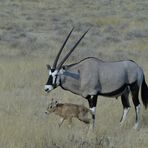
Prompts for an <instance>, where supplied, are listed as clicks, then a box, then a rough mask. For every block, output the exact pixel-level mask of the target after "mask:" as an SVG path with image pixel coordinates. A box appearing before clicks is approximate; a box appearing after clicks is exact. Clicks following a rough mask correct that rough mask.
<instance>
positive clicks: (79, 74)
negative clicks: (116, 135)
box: [44, 29, 148, 129]
mask: <svg viewBox="0 0 148 148" xmlns="http://www.w3.org/2000/svg"><path fill="white" fill-rule="evenodd" d="M72 31H73V29H72V30H71V31H70V33H69V34H68V36H67V38H66V39H65V41H64V43H63V45H62V47H61V49H60V50H59V53H58V55H57V56H56V58H55V61H54V63H53V66H52V67H50V66H49V65H47V68H48V70H49V78H48V81H47V83H46V85H45V88H44V89H45V91H46V92H50V91H51V90H53V89H55V88H57V87H58V86H61V87H62V88H63V89H64V90H68V91H71V92H72V93H74V94H77V95H80V96H82V97H84V98H86V99H87V100H88V103H89V108H90V110H91V111H92V113H93V116H92V118H93V127H94V126H95V112H96V105H97V97H98V96H99V95H102V96H106V97H118V96H121V101H122V105H123V115H122V118H121V121H120V123H121V124H122V123H123V121H124V120H125V119H126V117H127V113H128V111H129V108H130V104H129V100H128V96H129V93H130V92H131V95H132V99H133V103H134V106H135V112H136V121H135V126H134V127H135V128H136V129H137V128H139V126H140V102H139V98H138V95H139V90H140V88H141V97H142V102H143V104H144V106H145V108H146V107H147V105H148V87H147V84H146V82H145V77H144V73H143V70H142V68H141V67H140V66H138V65H137V64H136V63H135V62H134V61H131V60H124V61H116V62H105V61H102V60H100V59H97V58H95V57H87V58H85V59H83V60H81V61H79V62H77V63H74V64H70V65H63V64H64V62H65V61H66V60H67V59H68V57H69V56H70V54H71V53H72V52H73V51H74V49H75V48H76V47H77V45H78V44H79V42H80V41H81V40H82V38H83V37H84V36H85V34H86V33H87V32H88V30H87V31H86V32H85V33H84V34H83V35H82V36H81V37H80V39H79V40H78V41H77V42H76V44H75V45H74V46H73V47H72V49H71V50H70V51H69V52H68V53H67V55H66V56H65V57H64V58H63V59H62V61H61V62H59V63H58V59H59V57H60V54H61V52H62V50H63V48H64V46H65V44H66V42H67V40H68V38H69V37H70V35H71V33H72Z"/></svg>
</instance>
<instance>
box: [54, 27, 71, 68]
mask: <svg viewBox="0 0 148 148" xmlns="http://www.w3.org/2000/svg"><path fill="white" fill-rule="evenodd" d="M73 30H74V27H73V28H72V30H71V31H70V33H69V34H68V36H67V37H66V39H65V41H64V43H63V45H62V46H61V48H60V50H59V53H58V55H57V57H56V59H55V61H54V63H53V67H52V68H53V69H55V68H56V66H57V62H58V59H59V57H60V55H61V52H62V50H63V48H64V46H65V44H66V43H67V41H68V39H69V37H70V35H71V33H72V31H73Z"/></svg>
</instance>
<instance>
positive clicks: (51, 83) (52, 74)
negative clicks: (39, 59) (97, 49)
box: [44, 28, 89, 93]
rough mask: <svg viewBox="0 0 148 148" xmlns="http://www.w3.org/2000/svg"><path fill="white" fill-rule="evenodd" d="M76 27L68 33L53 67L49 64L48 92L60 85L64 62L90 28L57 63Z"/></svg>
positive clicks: (46, 88) (46, 86) (46, 89)
mask: <svg viewBox="0 0 148 148" xmlns="http://www.w3.org/2000/svg"><path fill="white" fill-rule="evenodd" d="M73 29H74V28H72V30H71V31H70V33H69V34H68V36H67V37H66V39H65V41H64V43H63V45H62V47H61V49H60V50H59V53H58V54H57V56H56V58H55V60H54V63H53V66H52V67H51V66H50V65H47V68H48V72H49V77H48V80H47V83H46V85H45V88H44V89H45V91H46V92H47V93H48V92H50V91H51V90H53V89H55V88H56V87H57V86H59V85H60V75H61V74H62V73H63V69H62V66H63V64H64V62H65V61H66V60H67V59H68V57H69V56H70V55H71V53H72V52H73V51H74V49H75V48H76V47H77V45H78V44H79V43H80V41H81V40H82V38H83V37H84V36H85V34H86V33H87V32H88V30H89V29H88V30H87V31H86V32H85V33H84V34H83V35H82V36H81V37H80V39H79V40H78V41H77V42H76V43H75V45H74V46H73V47H72V48H71V50H70V51H69V52H68V53H67V55H66V56H65V57H64V58H63V59H62V61H61V62H60V63H59V64H58V65H57V63H58V59H59V57H60V55H61V52H62V50H63V48H64V46H65V44H66V42H67V41H68V39H69V37H70V35H71V33H72V31H73Z"/></svg>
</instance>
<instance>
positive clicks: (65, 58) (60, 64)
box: [57, 29, 89, 69]
mask: <svg viewBox="0 0 148 148" xmlns="http://www.w3.org/2000/svg"><path fill="white" fill-rule="evenodd" d="M88 31H89V29H88V30H87V31H86V32H85V33H84V34H83V35H82V36H81V37H80V39H79V40H78V41H77V42H76V44H75V45H74V46H73V47H72V48H71V50H70V51H69V52H68V53H67V55H66V56H65V57H64V58H63V60H62V61H61V62H60V63H59V65H58V66H57V69H60V68H61V67H62V65H63V64H64V62H65V61H66V60H67V59H68V57H69V56H70V55H71V53H72V52H73V51H74V49H75V48H76V47H77V45H78V44H79V43H80V41H81V40H82V39H83V38H84V36H85V35H86V33H87V32H88Z"/></svg>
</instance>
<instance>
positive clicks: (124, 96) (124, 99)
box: [120, 87, 130, 126]
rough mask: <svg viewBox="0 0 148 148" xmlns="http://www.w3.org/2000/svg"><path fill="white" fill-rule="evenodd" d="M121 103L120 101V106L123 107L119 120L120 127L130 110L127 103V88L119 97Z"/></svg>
mask: <svg viewBox="0 0 148 148" xmlns="http://www.w3.org/2000/svg"><path fill="white" fill-rule="evenodd" d="M121 101H122V105H123V114H122V117H121V120H120V125H121V126H122V125H123V123H124V121H125V120H126V118H127V114H128V112H129V110H130V103H129V88H128V87H127V88H126V89H125V90H124V92H123V94H122V95H121Z"/></svg>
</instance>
